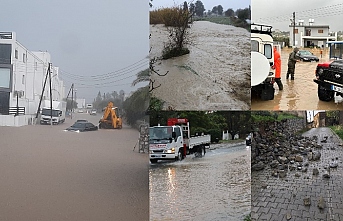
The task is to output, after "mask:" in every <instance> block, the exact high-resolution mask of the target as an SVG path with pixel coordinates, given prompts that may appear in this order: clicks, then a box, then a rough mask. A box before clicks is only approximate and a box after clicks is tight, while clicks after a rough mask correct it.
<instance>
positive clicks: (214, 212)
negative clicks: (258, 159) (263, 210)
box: [149, 145, 251, 221]
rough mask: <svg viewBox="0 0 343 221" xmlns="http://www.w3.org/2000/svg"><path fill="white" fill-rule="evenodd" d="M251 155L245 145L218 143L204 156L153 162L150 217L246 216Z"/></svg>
mask: <svg viewBox="0 0 343 221" xmlns="http://www.w3.org/2000/svg"><path fill="white" fill-rule="evenodd" d="M211 149H212V148H211ZM250 156H251V155H250V150H249V149H246V147H245V146H242V145H241V146H236V147H230V148H224V147H220V148H219V147H218V148H217V149H214V150H208V151H207V153H206V155H205V157H203V158H192V157H191V156H187V158H186V159H184V160H183V161H180V162H172V163H170V162H167V163H158V164H153V165H151V166H150V172H149V178H150V220H151V221H157V220H158V221H160V220H243V219H244V218H243V217H244V216H245V215H246V214H248V213H249V212H250V205H251V192H250V181H251V179H250V175H251V173H250V162H251V160H250Z"/></svg>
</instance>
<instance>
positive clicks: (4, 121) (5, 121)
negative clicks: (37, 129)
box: [0, 115, 33, 127]
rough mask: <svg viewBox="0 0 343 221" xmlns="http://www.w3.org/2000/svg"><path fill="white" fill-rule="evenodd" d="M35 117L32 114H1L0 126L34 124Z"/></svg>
mask: <svg viewBox="0 0 343 221" xmlns="http://www.w3.org/2000/svg"><path fill="white" fill-rule="evenodd" d="M32 122H33V117H32V116H30V115H19V116H16V117H15V116H13V115H0V126H9V127H21V126H25V125H29V124H32Z"/></svg>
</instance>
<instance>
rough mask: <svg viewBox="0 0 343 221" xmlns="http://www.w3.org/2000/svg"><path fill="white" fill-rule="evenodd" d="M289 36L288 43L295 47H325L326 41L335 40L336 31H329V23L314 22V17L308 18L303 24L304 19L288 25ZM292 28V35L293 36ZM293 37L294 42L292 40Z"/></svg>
mask: <svg viewBox="0 0 343 221" xmlns="http://www.w3.org/2000/svg"><path fill="white" fill-rule="evenodd" d="M289 28H290V36H289V45H290V46H295V47H310V46H318V47H322V46H323V47H326V46H327V42H328V41H336V40H337V32H335V33H330V27H329V25H317V24H314V19H309V23H308V24H305V23H304V20H299V21H298V23H296V24H295V26H294V27H293V24H290V25H289ZM293 29H294V36H295V38H293ZM293 39H295V42H294V41H293Z"/></svg>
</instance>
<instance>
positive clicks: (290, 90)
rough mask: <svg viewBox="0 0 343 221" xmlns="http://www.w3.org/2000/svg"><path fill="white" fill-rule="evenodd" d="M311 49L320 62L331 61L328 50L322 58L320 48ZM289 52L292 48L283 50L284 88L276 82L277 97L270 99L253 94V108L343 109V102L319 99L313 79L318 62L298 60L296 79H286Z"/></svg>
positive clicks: (282, 73) (282, 74) (282, 72)
mask: <svg viewBox="0 0 343 221" xmlns="http://www.w3.org/2000/svg"><path fill="white" fill-rule="evenodd" d="M311 51H312V52H313V53H314V54H315V55H316V56H317V57H318V58H319V59H320V60H319V63H321V62H326V61H329V59H328V58H329V55H328V52H326V51H324V53H323V56H322V58H321V56H320V51H319V50H314V49H312V50H311ZM289 53H291V49H288V48H287V49H283V50H282V51H281V59H282V63H281V65H282V67H281V81H282V83H283V86H284V89H283V90H282V91H280V90H279V88H278V86H277V84H274V88H275V97H274V100H270V101H262V100H261V99H260V98H258V97H257V96H256V95H252V99H251V110H341V109H342V108H343V103H335V102H334V101H331V102H325V101H320V100H319V99H318V96H317V90H318V85H317V84H316V83H315V82H314V81H313V79H315V70H316V67H317V64H318V62H298V63H297V64H296V66H295V75H294V77H295V80H294V81H291V80H286V73H287V62H288V56H289Z"/></svg>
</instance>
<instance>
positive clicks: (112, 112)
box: [99, 102, 122, 129]
mask: <svg viewBox="0 0 343 221" xmlns="http://www.w3.org/2000/svg"><path fill="white" fill-rule="evenodd" d="M121 128H122V119H121V118H120V117H119V114H118V108H117V107H114V106H113V103H112V102H108V104H107V107H106V108H105V111H104V116H103V117H102V118H101V119H100V121H99V129H121Z"/></svg>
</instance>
